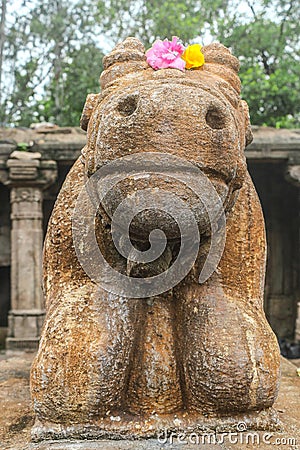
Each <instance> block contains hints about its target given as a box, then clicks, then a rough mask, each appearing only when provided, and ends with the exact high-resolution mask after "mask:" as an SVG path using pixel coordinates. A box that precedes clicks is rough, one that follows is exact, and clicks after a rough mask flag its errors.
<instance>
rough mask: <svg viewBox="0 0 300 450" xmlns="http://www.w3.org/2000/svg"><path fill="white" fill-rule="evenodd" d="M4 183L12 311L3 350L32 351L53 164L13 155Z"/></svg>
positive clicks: (41, 311)
mask: <svg viewBox="0 0 300 450" xmlns="http://www.w3.org/2000/svg"><path fill="white" fill-rule="evenodd" d="M7 169H8V174H7V175H8V177H7V182H6V183H5V184H6V185H7V186H8V187H10V189H11V221H12V231H11V310H10V312H9V317H8V324H9V330H8V337H7V339H6V348H7V349H8V350H16V349H24V348H27V349H35V348H37V346H38V341H39V335H40V329H41V326H42V322H43V318H44V304H43V294H42V287H41V280H42V245H43V211H42V202H43V190H44V189H45V188H46V187H48V186H49V185H50V184H51V183H52V182H53V181H54V180H55V178H56V163H55V162H54V161H42V160H41V155H40V154H39V153H27V152H26V153H25V152H13V153H12V154H11V157H10V158H9V159H8V161H7Z"/></svg>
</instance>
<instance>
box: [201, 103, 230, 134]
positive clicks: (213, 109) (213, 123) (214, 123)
mask: <svg viewBox="0 0 300 450" xmlns="http://www.w3.org/2000/svg"><path fill="white" fill-rule="evenodd" d="M227 119H228V118H227V114H226V113H225V111H224V108H222V107H220V105H218V104H214V103H213V104H211V105H210V106H209V108H208V110H207V113H206V115H205V121H206V123H207V125H208V126H209V127H210V128H212V129H213V130H222V129H223V128H226V126H227V122H228V120H227Z"/></svg>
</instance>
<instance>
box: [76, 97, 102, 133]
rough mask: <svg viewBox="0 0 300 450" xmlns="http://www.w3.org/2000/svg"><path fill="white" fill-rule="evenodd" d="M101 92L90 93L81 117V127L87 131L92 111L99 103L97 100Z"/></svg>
mask: <svg viewBox="0 0 300 450" xmlns="http://www.w3.org/2000/svg"><path fill="white" fill-rule="evenodd" d="M99 95H100V94H89V95H88V96H87V98H86V101H85V104H84V107H83V110H82V114H81V118H80V127H81V129H82V130H84V131H86V130H87V127H88V124H89V120H90V117H91V115H92V112H93V111H94V108H95V106H96V104H97V100H98V98H99Z"/></svg>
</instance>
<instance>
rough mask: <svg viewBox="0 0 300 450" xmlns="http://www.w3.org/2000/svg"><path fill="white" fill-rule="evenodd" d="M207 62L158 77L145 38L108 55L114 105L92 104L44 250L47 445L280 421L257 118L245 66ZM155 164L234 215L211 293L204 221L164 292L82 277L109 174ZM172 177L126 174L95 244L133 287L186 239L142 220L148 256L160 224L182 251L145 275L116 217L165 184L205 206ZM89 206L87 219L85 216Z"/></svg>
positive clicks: (36, 376)
mask: <svg viewBox="0 0 300 450" xmlns="http://www.w3.org/2000/svg"><path fill="white" fill-rule="evenodd" d="M202 51H203V54H204V56H205V64H204V65H203V66H202V67H201V69H199V70H190V71H180V70H176V69H162V70H157V71H156V70H153V69H152V68H151V67H149V66H148V64H147V62H146V59H145V52H144V48H143V46H142V44H141V43H140V42H139V41H138V40H137V39H134V38H128V39H126V40H125V41H124V42H123V43H121V44H119V45H118V46H117V47H116V48H115V49H114V50H113V51H112V52H111V53H110V54H109V55H107V56H105V57H104V71H103V73H102V75H101V78H100V80H101V87H102V90H101V93H100V94H92V95H89V96H88V98H87V102H86V105H85V107H84V110H83V115H82V119H81V126H82V128H83V129H84V130H87V145H86V146H85V148H84V149H83V151H82V156H81V157H80V158H79V159H78V160H77V161H76V163H75V164H74V166H73V168H72V169H71V171H70V173H69V175H68V176H67V178H66V181H65V183H64V185H63V187H62V189H61V192H60V194H59V196H58V199H57V202H56V205H55V207H54V210H53V213H52V217H51V219H50V222H49V226H48V232H47V236H46V241H45V248H44V291H45V296H46V310H47V316H46V320H45V324H44V328H43V332H42V337H41V341H40V347H39V351H38V354H37V356H36V358H35V361H34V363H33V366H32V371H31V392H32V399H33V404H34V409H35V414H36V419H37V421H36V425H35V428H34V430H33V436H34V439H36V440H39V439H43V438H51V437H55V438H63V437H79V438H91V439H92V438H100V437H105V436H106V437H110V438H118V437H120V436H122V437H124V436H129V437H137V436H144V437H149V436H155V435H156V433H157V432H158V431H159V430H161V429H163V428H167V429H172V430H173V431H174V430H175V431H176V430H177V431H179V430H186V429H189V430H195V429H198V430H199V429H201V427H202V429H207V426H208V427H210V428H211V429H216V428H217V427H218V425H220V424H222V423H228V424H229V425H230V426H232V427H234V426H235V424H236V423H237V422H238V420H239V419H240V418H243V420H244V421H245V420H246V423H247V425H248V426H249V427H254V428H255V427H256V428H259V427H266V426H268V424H270V423H272V420H273V419H271V418H272V417H273V415H272V414H273V413H272V408H270V407H271V406H272V405H273V403H274V400H275V398H276V395H277V390H278V378H279V351H278V345H277V341H276V338H275V335H274V334H273V332H272V331H271V329H270V327H269V325H268V323H267V321H266V318H265V315H264V311H263V291H264V276H265V265H266V240H265V229H264V220H263V215H262V211H261V206H260V203H259V200H258V196H257V194H256V191H255V188H254V186H253V183H252V181H251V179H250V176H249V174H248V172H247V167H246V161H245V156H244V149H245V146H246V145H248V144H249V143H250V142H251V140H252V135H251V129H250V124H249V116H248V109H247V105H246V103H245V102H244V101H243V100H241V98H240V96H239V94H240V81H239V78H238V75H237V72H238V68H239V64H238V61H237V59H236V58H235V57H233V56H232V55H231V53H230V51H229V50H228V49H226V48H225V47H224V46H222V45H221V44H211V45H208V46H206V47H203V49H202ZM147 152H148V153H149V154H154V153H155V152H156V153H160V154H164V155H170V156H171V155H172V156H176V157H180V158H183V159H184V160H186V161H188V162H189V164H192V165H194V166H195V167H196V166H197V167H198V168H200V169H201V172H202V173H204V174H205V177H207V178H208V180H209V181H210V183H211V185H212V186H213V188H214V190H215V191H216V192H217V193H218V198H219V199H220V201H221V203H222V206H223V209H224V212H225V215H226V230H225V231H226V242H225V246H224V251H223V253H222V255H221V257H220V260H219V261H218V264H217V266H216V267H214V270H212V273H211V275H210V277H209V278H208V279H207V280H205V281H204V282H202V283H199V279H198V278H199V273H200V272H201V268H202V267H203V264H204V261H205V258H206V257H207V254H208V249H209V242H210V234H211V232H210V231H209V229H210V228H209V226H208V225H207V219H205V218H204V216H205V212H203V208H202V209H201V208H200V209H199V208H198V209H197V207H196V209H195V211H196V214H195V216H196V220H197V224H198V229H199V235H200V245H199V249H198V253H197V257H196V260H195V262H194V264H193V266H192V267H191V270H190V271H189V273H188V274H187V275H186V276H185V277H184V278H183V279H182V280H181V281H180V282H179V283H178V284H176V285H174V286H172V287H171V288H169V289H168V290H167V291H166V292H162V293H159V294H157V295H152V296H148V297H146V298H145V296H142V297H144V298H136V297H137V296H134V295H133V296H132V298H130V296H126V295H121V294H118V293H116V291H115V290H114V288H113V289H112V292H110V291H109V289H105V286H104V287H103V286H101V283H97V282H95V280H93V279H92V277H90V276H89V274H88V273H86V271H85V270H84V269H83V267H82V265H81V263H80V261H79V259H80V258H79V257H78V251H77V250H76V248H75V247H76V246H75V245H74V239H73V232H72V217H73V216H74V210H75V208H76V204H77V202H78V198H79V196H80V193H81V192H82V190H83V189H84V186H85V184H86V182H87V181H88V180H89V179H91V178H92V177H93V175H94V174H96V173H97V171H98V170H99V169H101V167H104V166H105V165H107V164H109V163H110V162H112V161H115V160H117V159H119V158H122V157H124V156H126V155H129V154H134V155H140V154H143V155H146V153H147ZM146 156H147V155H146ZM168 170H171V169H170V168H169V169H168ZM174 171H175V170H174ZM176 171H177V172H178V173H179V171H180V170H179V169H178V168H176ZM123 175H124V174H123ZM167 177H168V175H166V177H165V179H162V177H160V178H159V177H158V178H157V177H156V178H155V177H154V176H153V177H152V176H151V174H150V175H149V173H147V170H146V171H145V172H141V174H140V175H139V176H138V177H129V178H127V179H126V174H125V175H124V179H123V181H122V183H120V185H119V188H116V187H113V188H112V189H111V190H110V192H109V195H108V196H106V197H105V201H104V200H103V201H102V202H100V203H99V204H98V205H97V213H96V216H95V236H96V239H97V245H98V246H99V249H100V250H101V252H102V253H103V255H104V256H105V259H106V260H107V261H108V262H109V264H110V266H111V267H114V268H115V269H116V270H117V271H119V272H120V273H121V274H123V275H124V276H127V277H129V278H131V279H135V280H137V279H138V278H139V277H141V276H142V277H144V278H145V279H147V277H151V276H153V275H155V274H156V275H157V274H159V273H161V272H162V271H163V270H165V269H166V268H168V267H170V266H171V265H172V263H173V262H174V260H175V259H176V255H178V252H179V250H178V249H179V247H180V233H179V231H178V228H176V226H174V223H173V222H172V220H171V219H170V217H169V215H168V214H165V215H164V214H163V212H162V213H158V212H157V213H155V214H151V213H147V214H144V215H141V214H140V215H139V217H140V218H139V219H137V220H136V221H135V222H134V224H133V225H132V230H131V231H132V242H134V244H135V246H136V248H138V249H139V250H140V251H144V250H145V249H147V243H148V244H149V241H148V238H147V236H148V235H149V232H151V229H154V228H155V229H156V228H157V227H158V226H160V227H161V228H162V229H163V231H164V233H165V235H166V236H167V241H168V242H167V245H166V247H165V250H164V252H163V254H162V256H160V257H159V258H157V259H156V260H155V261H154V262H151V263H145V264H140V265H138V264H136V263H135V262H134V260H133V261H130V260H129V259H130V258H127V259H126V258H125V257H124V256H122V255H121V254H120V253H119V252H118V251H117V250H116V248H115V245H114V242H113V240H112V229H111V216H112V215H113V213H114V211H116V209H117V207H118V205H119V204H120V202H121V201H122V199H124V198H127V196H130V195H132V194H133V193H134V192H135V191H136V190H139V189H144V188H150V189H152V188H153V189H154V190H155V189H157V188H159V187H160V185H163V186H164V189H165V190H169V191H170V192H173V191H174V190H175V191H176V194H177V195H179V196H181V197H182V198H184V199H185V200H186V201H187V202H188V203H189V204H194V203H195V199H193V198H192V197H193V193H192V192H191V190H189V189H188V188H185V187H182V186H181V187H180V183H179V184H178V183H177V182H174V183H173V184H172V183H167V181H168V180H167ZM124 180H125V181H124ZM174 186H175V188H174ZM193 202H194V203H193ZM83 203H84V202H83ZM81 208H82V210H81V211H82V216H83V218H84V216H85V214H88V211H87V210H85V209H84V208H87V206H86V205H85V204H84V205H83V206H82V205H81ZM178 209H179V212H178V214H180V208H178ZM204 209H205V208H204ZM218 217H219V216H218ZM216 220H217V219H216ZM82 236H83V238H85V237H86V234H85V230H84V229H83V230H82ZM120 236H121V237H122V232H121V231H120V232H119V237H120ZM83 245H84V244H83ZM88 245H89V244H87V247H86V249H87V251H88V248H89V247H88ZM91 251H92V249H91ZM83 253H84V252H83ZM90 259H91V260H92V259H93V258H90ZM91 264H93V261H91ZM100 278H101V276H100ZM117 287H118V286H117ZM120 288H121V287H120ZM118 292H119V291H118ZM120 292H121V289H120Z"/></svg>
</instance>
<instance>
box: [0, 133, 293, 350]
mask: <svg viewBox="0 0 300 450" xmlns="http://www.w3.org/2000/svg"><path fill="white" fill-rule="evenodd" d="M253 134H254V141H253V143H252V144H251V145H250V146H249V147H247V150H246V156H247V160H248V167H249V171H250V173H251V176H252V178H253V180H254V184H255V186H256V189H257V191H258V194H259V197H260V200H261V203H262V207H263V211H264V215H265V221H266V228H267V239H268V265H267V278H266V287H265V309H266V314H267V317H268V320H269V321H270V324H271V326H272V328H273V329H274V331H275V333H276V334H277V336H278V337H279V338H285V339H290V340H294V339H297V340H300V306H299V304H300V130H275V129H271V128H262V127H253ZM84 145H85V133H84V132H82V131H81V130H80V129H79V128H59V127H57V126H54V127H47V126H41V127H39V128H37V129H35V130H29V129H2V130H0V343H2V346H3V345H6V348H7V349H23V348H27V349H35V348H36V347H37V344H38V340H39V333H40V328H41V326H42V323H43V318H44V305H43V294H42V289H41V252H42V244H43V237H44V234H45V230H46V226H47V221H48V219H49V216H50V214H51V210H52V208H53V205H54V202H55V199H56V196H57V193H58V191H59V188H60V186H61V184H62V182H63V180H64V178H65V176H66V174H67V172H68V170H69V169H70V167H71V165H72V164H73V163H74V161H75V160H76V158H77V157H78V156H79V155H80V150H81V148H82V147H83V146H84Z"/></svg>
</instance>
